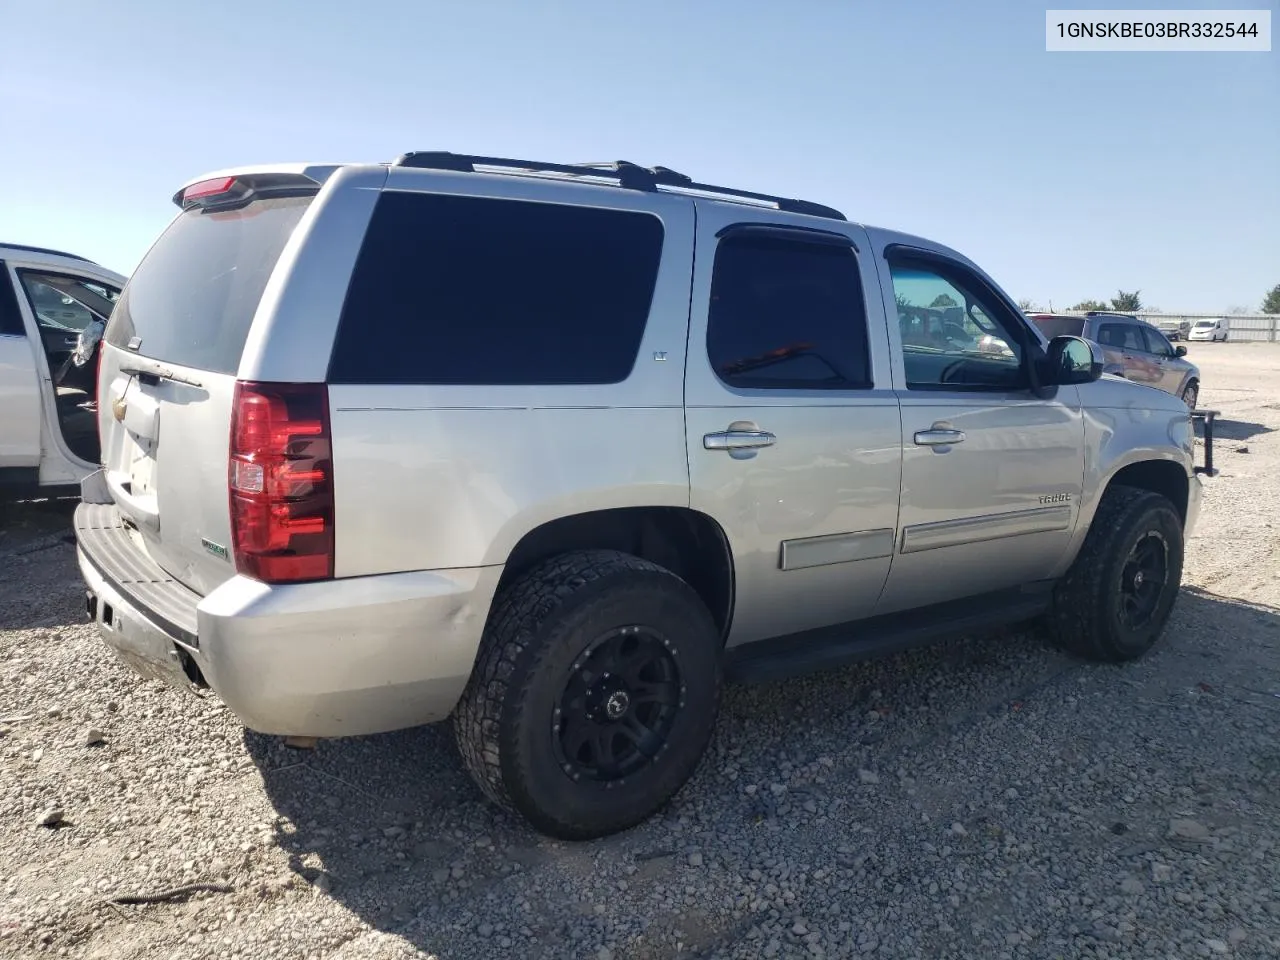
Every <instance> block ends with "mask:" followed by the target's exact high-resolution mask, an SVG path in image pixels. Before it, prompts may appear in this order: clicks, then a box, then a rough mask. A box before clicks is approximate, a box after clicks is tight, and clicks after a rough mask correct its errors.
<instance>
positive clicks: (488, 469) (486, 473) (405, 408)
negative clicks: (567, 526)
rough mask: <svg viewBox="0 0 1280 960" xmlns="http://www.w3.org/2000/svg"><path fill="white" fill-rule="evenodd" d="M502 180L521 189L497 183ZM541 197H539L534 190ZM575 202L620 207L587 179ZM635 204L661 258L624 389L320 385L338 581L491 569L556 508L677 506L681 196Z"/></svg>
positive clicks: (689, 251)
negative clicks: (653, 227) (657, 226)
mask: <svg viewBox="0 0 1280 960" xmlns="http://www.w3.org/2000/svg"><path fill="white" fill-rule="evenodd" d="M494 179H495V180H497V179H498V178H494ZM515 179H516V178H502V180H503V181H511V180H515ZM469 182H470V183H475V182H477V181H476V178H474V177H472V178H470V179H469ZM472 189H475V188H474V187H473V188H472ZM501 189H502V191H503V192H507V193H508V194H517V195H518V192H519V191H521V190H523V189H528V188H527V187H524V186H523V185H521V184H519V183H514V184H513V183H509V182H503V183H502V186H501ZM584 190H585V191H589V194H588V193H583V192H582V191H584ZM459 192H462V191H461V188H460V191H459ZM495 192H497V191H496V190H493V189H491V190H490V194H489V195H494V193H495ZM539 195H540V196H541V197H542V198H544V199H545V198H546V196H547V194H546V192H545V187H544V188H542V192H540V194H539ZM587 196H590V197H591V198H592V199H591V201H590V202H593V203H596V204H598V205H600V206H621V205H622V202H621V201H617V200H612V199H607V198H608V197H609V196H611V195H606V194H604V193H603V192H601V191H594V190H592V189H591V188H579V189H577V190H573V191H567V192H566V197H579V198H583V197H587ZM596 197H599V198H600V199H598V200H597V199H595V198H596ZM645 202H646V206H644V207H631V206H626V207H625V209H645V210H646V211H647V212H650V213H655V214H657V215H658V216H660V217H661V219H662V220H663V224H664V227H665V237H664V246H663V257H662V262H661V266H660V268H659V271H658V278H657V283H656V286H655V289H654V296H653V301H652V305H651V308H650V314H649V322H648V325H647V327H646V330H645V334H644V337H643V338H642V340H641V343H640V349H639V352H638V354H637V358H636V362H635V366H634V368H633V369H632V372H631V374H630V376H629V378H628V379H627V380H626V381H624V382H623V383H621V384H613V385H599V386H597V385H580V386H579V385H574V386H540V387H528V386H520V387H501V386H500V387H491V386H489V387H480V386H402V385H332V386H330V388H329V403H330V415H331V424H332V430H333V449H334V487H335V498H336V503H335V513H336V526H335V536H336V553H335V572H336V574H337V575H338V576H340V577H350V576H361V575H369V574H379V573H391V572H398V571H409V570H434V569H456V568H460V567H476V566H488V565H498V564H502V563H504V562H505V561H506V559H507V557H508V555H509V554H510V552H511V550H512V548H513V547H514V546H515V545H516V544H517V543H518V542H519V541H520V539H521V538H522V537H523V536H524V535H525V534H526V533H528V532H529V531H531V530H533V529H534V528H536V527H538V526H539V525H541V524H542V523H545V522H547V521H549V520H553V519H556V518H558V517H563V516H568V515H572V514H578V513H584V512H588V511H593V510H601V509H608V508H612V507H632V506H671V507H687V506H688V504H689V468H688V459H687V456H686V452H685V439H684V409H683V403H684V366H685V347H686V337H687V333H688V330H687V327H688V316H689V284H690V279H691V276H690V275H691V264H692V259H693V217H694V214H693V205H692V203H690V202H689V201H688V200H685V199H682V198H676V197H669V196H661V195H659V196H650V197H648V198H647V199H646V201H645ZM659 356H661V357H662V358H663V359H661V360H659V359H657V357H659Z"/></svg>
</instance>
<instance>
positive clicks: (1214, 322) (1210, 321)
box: [1196, 320, 1218, 327]
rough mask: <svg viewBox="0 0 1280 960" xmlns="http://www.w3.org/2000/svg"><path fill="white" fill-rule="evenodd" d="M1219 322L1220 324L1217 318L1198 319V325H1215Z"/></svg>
mask: <svg viewBox="0 0 1280 960" xmlns="http://www.w3.org/2000/svg"><path fill="white" fill-rule="evenodd" d="M1217 324H1218V321H1217V320H1197V321H1196V326H1197V327H1214V326H1217Z"/></svg>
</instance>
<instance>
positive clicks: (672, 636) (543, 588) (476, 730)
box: [454, 551, 721, 840]
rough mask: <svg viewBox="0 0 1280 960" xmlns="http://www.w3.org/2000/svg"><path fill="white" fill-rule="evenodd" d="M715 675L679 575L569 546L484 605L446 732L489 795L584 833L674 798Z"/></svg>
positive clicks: (711, 708) (709, 625)
mask: <svg viewBox="0 0 1280 960" xmlns="http://www.w3.org/2000/svg"><path fill="white" fill-rule="evenodd" d="M720 683H721V666H720V635H719V631H718V630H717V629H716V626H715V623H714V622H713V620H712V618H711V615H710V613H709V612H708V610H707V608H706V606H705V605H704V604H703V603H702V601H701V600H700V599H699V598H698V596H697V594H696V593H694V591H693V589H692V588H691V587H689V585H688V584H687V583H685V582H684V581H683V580H681V579H680V578H679V577H677V576H676V575H675V574H673V573H671V572H670V571H668V570H666V569H664V568H662V567H659V566H657V565H656V564H653V563H650V562H648V561H646V560H641V559H639V558H638V557H634V556H630V555H628V554H623V553H616V552H613V551H584V552H578V553H570V554H566V555H564V556H560V557H557V558H554V559H552V560H549V561H546V562H544V563H543V564H541V565H539V566H537V567H535V568H534V569H532V570H530V571H529V572H528V573H526V574H524V575H522V576H521V577H520V578H519V579H517V580H516V581H515V582H514V583H512V584H511V586H510V587H508V588H506V589H505V590H504V591H503V593H502V594H501V595H500V596H499V597H498V599H497V600H496V601H495V604H494V609H493V611H492V613H491V615H490V618H489V623H488V626H487V627H486V630H485V635H484V638H483V640H482V642H481V648H480V651H479V654H478V656H477V659H476V664H475V667H474V669H473V670H472V674H471V680H470V682H469V683H468V686H467V689H466V691H465V693H464V694H463V696H462V700H461V702H460V703H459V704H458V708H457V710H456V711H455V712H454V731H455V734H456V737H457V742H458V749H459V752H460V753H461V755H462V759H463V763H464V764H465V766H466V768H467V770H468V772H469V773H470V774H471V775H472V777H473V778H474V779H475V781H476V783H477V784H478V785H479V787H480V789H481V791H482V792H483V793H484V794H485V795H486V796H487V797H488V798H489V799H490V800H492V801H493V802H494V803H496V804H498V805H499V806H501V807H503V808H505V809H507V810H509V811H512V812H514V813H517V814H519V815H520V816H522V817H524V818H525V819H526V820H528V821H529V822H530V823H531V824H532V825H533V826H534V827H535V828H537V829H538V830H540V831H542V832H543V833H546V834H549V835H551V836H553V837H557V838H559V839H563V840H587V839H592V838H595V837H601V836H606V835H608V834H612V833H616V832H618V831H620V830H624V829H626V828H628V827H631V826H634V825H635V824H637V823H640V822H641V821H643V820H645V819H647V818H648V817H650V816H651V815H652V814H654V813H656V812H657V811H658V810H659V809H661V808H662V807H663V806H665V805H666V803H667V802H668V801H669V800H670V799H671V798H672V797H673V796H675V794H676V793H677V792H678V791H679V790H680V788H681V787H682V786H683V785H684V784H685V782H686V781H687V780H688V778H689V777H690V776H691V775H692V773H693V771H694V769H695V768H696V767H697V765H698V762H699V760H700V759H701V758H702V755H703V753H704V752H705V750H706V747H707V744H708V743H709V741H710V739H711V734H712V731H713V729H714V726H715V721H716V716H717V714H718V712H719V705H720Z"/></svg>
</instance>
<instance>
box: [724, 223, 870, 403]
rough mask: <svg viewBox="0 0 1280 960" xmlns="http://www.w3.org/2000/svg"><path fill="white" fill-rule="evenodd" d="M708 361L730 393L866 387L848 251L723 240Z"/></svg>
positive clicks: (857, 289) (857, 284) (859, 310)
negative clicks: (737, 390) (734, 389)
mask: <svg viewBox="0 0 1280 960" xmlns="http://www.w3.org/2000/svg"><path fill="white" fill-rule="evenodd" d="M707 356H708V359H710V361H711V366H712V367H713V368H714V369H715V371H716V374H717V375H718V376H719V377H720V379H721V380H723V381H724V382H725V383H727V384H729V385H730V386H733V387H741V388H747V389H752V388H756V389H759V388H764V389H774V390H784V389H790V390H850V389H858V388H863V387H869V386H870V385H871V382H870V381H871V373H870V365H869V361H868V357H867V313H866V306H865V304H864V302H863V299H862V281H861V278H860V277H859V275H858V262H857V260H856V259H855V254H854V252H853V249H852V248H850V247H846V246H831V245H827V244H820V243H805V242H797V241H795V240H787V239H777V238H772V237H760V236H752V237H726V238H725V239H724V240H722V241H721V242H720V245H719V247H717V249H716V259H715V268H714V271H713V275H712V280H711V313H710V316H709V317H708V321H707Z"/></svg>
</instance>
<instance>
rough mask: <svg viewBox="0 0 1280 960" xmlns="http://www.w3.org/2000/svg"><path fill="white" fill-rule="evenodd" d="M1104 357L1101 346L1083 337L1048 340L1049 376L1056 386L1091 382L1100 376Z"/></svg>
mask: <svg viewBox="0 0 1280 960" xmlns="http://www.w3.org/2000/svg"><path fill="white" fill-rule="evenodd" d="M1105 363H1106V358H1105V357H1104V356H1103V355H1102V348H1101V347H1099V346H1098V345H1097V344H1096V343H1094V342H1093V341H1092V340H1086V339H1084V338H1083V337H1068V336H1063V337H1054V338H1053V339H1052V340H1050V341H1049V353H1048V364H1047V366H1048V371H1049V377H1050V379H1051V381H1052V382H1053V383H1054V384H1057V385H1058V386H1063V387H1065V386H1070V385H1071V384H1078V383H1093V381H1095V380H1097V379H1098V378H1099V377H1101V376H1102V368H1103V365H1104V364H1105Z"/></svg>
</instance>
